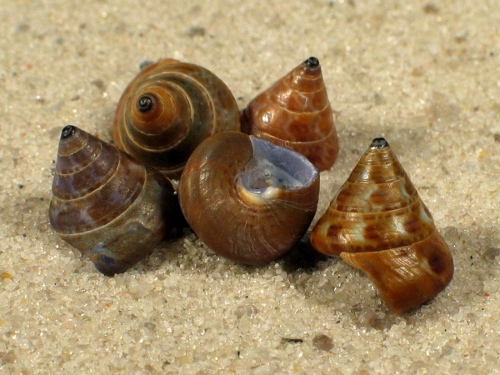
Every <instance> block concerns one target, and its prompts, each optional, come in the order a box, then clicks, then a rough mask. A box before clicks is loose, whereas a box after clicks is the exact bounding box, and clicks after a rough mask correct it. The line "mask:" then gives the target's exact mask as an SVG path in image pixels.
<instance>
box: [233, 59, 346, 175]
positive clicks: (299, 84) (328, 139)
mask: <svg viewBox="0 0 500 375" xmlns="http://www.w3.org/2000/svg"><path fill="white" fill-rule="evenodd" d="M241 123H242V130H243V131H244V132H246V133H248V134H251V135H254V136H257V137H262V138H264V139H266V140H268V141H270V142H273V143H275V144H277V145H279V146H282V147H287V148H290V149H292V150H294V151H296V152H298V153H300V154H302V155H304V156H306V157H307V158H308V159H309V160H310V161H311V162H312V163H313V164H314V165H315V166H316V168H318V170H319V171H323V170H326V169H330V168H331V167H332V165H333V164H334V163H335V160H336V159H337V155H338V153H339V143H338V138H337V131H336V129H335V121H334V116H333V111H332V107H331V105H330V101H329V99H328V93H327V91H326V87H325V83H324V80H323V74H322V71H321V66H320V63H319V60H318V59H317V58H315V57H310V58H309V59H307V60H306V61H304V62H303V63H302V64H300V65H299V66H297V67H296V68H294V69H293V70H292V71H291V72H289V73H288V74H287V75H285V76H284V77H282V78H281V79H279V80H278V81H277V82H275V83H274V84H273V85H272V86H271V87H270V88H268V89H267V90H265V91H264V92H262V93H261V94H259V95H258V96H257V97H255V99H253V100H252V101H251V102H250V104H248V106H247V107H246V108H245V109H244V111H243V113H242V119H241Z"/></svg>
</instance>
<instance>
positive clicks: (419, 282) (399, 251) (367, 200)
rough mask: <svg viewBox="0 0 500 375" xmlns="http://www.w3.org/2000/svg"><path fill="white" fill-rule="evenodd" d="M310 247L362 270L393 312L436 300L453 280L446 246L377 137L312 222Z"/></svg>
mask: <svg viewBox="0 0 500 375" xmlns="http://www.w3.org/2000/svg"><path fill="white" fill-rule="evenodd" d="M311 243H312V245H313V246H314V248H315V249H317V250H318V251H320V252H322V253H324V254H327V255H334V256H339V255H340V256H341V257H342V259H344V260H345V261H346V262H347V263H348V264H350V265H351V266H353V267H355V268H358V269H360V270H362V271H363V272H365V273H366V274H367V275H368V276H369V277H370V279H371V280H372V281H373V283H374V284H375V285H376V287H377V288H378V289H379V292H380V295H381V297H382V299H383V300H384V301H385V303H386V305H387V306H388V308H389V309H390V310H391V311H392V312H394V313H398V314H400V313H403V312H405V311H408V310H410V309H412V308H415V307H417V306H419V305H421V304H422V303H424V302H426V301H428V300H430V299H431V298H433V297H434V296H436V295H437V294H438V293H439V292H440V291H442V290H443V289H444V288H445V287H446V286H447V285H448V284H449V282H450V281H451V279H452V277H453V269H454V267H453V259H452V255H451V252H450V250H449V248H448V246H447V245H446V243H445V242H444V241H443V239H442V237H441V236H440V235H439V233H438V232H437V229H436V227H435V225H434V221H433V219H432V216H431V214H430V212H429V210H428V209H427V207H426V206H425V204H424V203H423V202H422V200H421V199H420V197H419V195H418V193H417V191H416V189H415V187H414V186H413V184H412V183H411V181H410V179H409V177H408V175H407V174H406V172H405V171H404V169H403V167H402V166H401V164H400V163H399V161H398V160H397V158H396V156H395V155H394V153H393V152H392V150H391V149H390V147H389V144H388V143H387V141H386V140H385V139H383V138H376V139H375V140H374V141H373V142H372V144H371V146H370V147H369V149H368V150H367V151H366V153H365V154H364V155H363V156H362V157H361V160H360V161H359V163H358V164H357V165H356V167H355V168H354V170H353V172H352V173H351V175H350V176H349V178H348V180H347V181H346V182H345V184H344V185H343V186H342V187H341V188H340V190H339V192H338V193H337V194H336V196H335V197H334V199H333V200H332V202H331V204H330V207H329V208H328V210H327V211H326V212H325V214H324V215H323V216H322V217H321V218H320V220H319V221H318V222H317V223H316V225H315V227H314V229H313V231H312V233H311Z"/></svg>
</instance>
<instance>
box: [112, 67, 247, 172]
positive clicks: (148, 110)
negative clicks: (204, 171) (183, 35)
mask: <svg viewBox="0 0 500 375" xmlns="http://www.w3.org/2000/svg"><path fill="white" fill-rule="evenodd" d="M228 130H239V110H238V105H237V103H236V100H235V99H234V96H233V94H232V93H231V91H230V90H229V88H228V87H227V86H226V85H225V84H224V82H222V81H221V80H220V78H218V77H217V76H216V75H215V74H214V73H212V72H210V71H209V70H207V69H205V68H203V67H201V66H198V65H195V64H190V63H185V62H180V61H177V60H174V59H164V60H160V61H159V62H157V63H154V64H152V65H149V66H147V67H145V68H144V69H142V71H141V72H140V73H139V74H138V75H137V76H136V77H135V78H134V79H133V80H132V82H131V83H130V84H129V85H128V87H127V88H126V89H125V91H124V92H123V94H122V97H121V99H120V101H119V103H118V107H117V108H116V112H115V118H114V128H113V140H114V142H115V144H116V146H117V147H118V148H120V149H122V150H124V151H126V152H127V153H129V154H131V155H132V156H134V157H135V158H137V159H138V160H139V161H140V162H142V163H144V164H146V165H149V166H152V167H154V168H156V169H158V170H159V171H160V172H162V173H163V174H164V175H166V176H167V177H170V178H179V177H180V174H181V173H182V169H183V168H184V165H185V163H186V161H187V159H188V158H189V156H190V155H191V153H192V152H193V150H194V149H195V148H196V146H198V144H200V143H201V142H202V141H203V140H204V139H205V138H207V137H209V136H210V135H212V134H214V133H216V132H220V131H228Z"/></svg>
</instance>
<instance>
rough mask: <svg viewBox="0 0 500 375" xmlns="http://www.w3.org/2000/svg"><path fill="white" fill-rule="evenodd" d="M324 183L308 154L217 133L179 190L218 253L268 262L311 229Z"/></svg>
mask: <svg viewBox="0 0 500 375" xmlns="http://www.w3.org/2000/svg"><path fill="white" fill-rule="evenodd" d="M318 195H319V177H318V172H317V171H316V169H315V168H314V166H313V165H312V164H311V163H310V162H309V161H308V160H307V159H306V158H304V157H303V156H302V155H300V154H297V153H295V152H293V151H290V150H288V149H284V148H281V147H278V146H275V145H274V144H271V143H269V142H267V141H265V140H262V139H258V138H254V137H249V136H248V135H245V134H243V133H238V132H225V133H218V134H215V135H214V136H212V137H210V138H208V139H207V140H205V141H204V142H203V143H202V144H201V145H200V146H199V147H198V148H197V149H196V150H195V152H194V153H193V155H192V157H191V158H190V159H189V161H188V163H187V165H186V169H185V172H184V173H183V175H182V177H181V180H180V185H179V200H180V204H181V209H182V211H183V213H184V216H185V217H186V220H187V222H188V223H189V224H190V226H191V227H192V228H193V230H194V232H195V233H196V234H197V235H198V236H199V237H200V239H201V240H202V241H203V242H204V243H205V244H206V245H207V246H208V247H209V248H211V249H212V250H213V251H214V252H216V253H218V254H220V255H222V256H224V257H226V258H229V259H231V260H233V261H237V262H241V263H245V264H255V265H257V264H264V263H266V262H269V261H271V260H274V259H276V258H278V257H280V256H281V255H283V254H284V253H285V252H287V251H288V250H290V249H291V248H292V247H293V246H294V245H295V244H296V243H298V242H299V241H300V239H301V238H302V236H303V235H304V233H305V232H306V230H307V228H308V227H309V225H310V223H311V221H312V219H313V217H314V214H315V212H316V207H317V203H318Z"/></svg>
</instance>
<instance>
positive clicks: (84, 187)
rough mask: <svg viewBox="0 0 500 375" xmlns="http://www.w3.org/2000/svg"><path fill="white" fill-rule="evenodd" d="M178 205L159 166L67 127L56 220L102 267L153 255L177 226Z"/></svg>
mask: <svg viewBox="0 0 500 375" xmlns="http://www.w3.org/2000/svg"><path fill="white" fill-rule="evenodd" d="M177 205H178V202H177V198H176V196H175V195H174V190H173V188H172V185H171V184H170V182H169V181H168V180H167V179H166V178H165V177H163V176H162V175H161V174H160V173H159V172H158V171H156V170H154V169H152V168H147V167H144V166H143V165H142V164H140V163H139V162H137V161H136V160H135V159H134V158H132V157H131V156H130V155H128V154H126V153H124V152H122V151H120V150H118V149H117V148H116V147H114V146H112V145H110V144H109V143H106V142H103V141H101V140H99V139H98V138H96V137H94V136H92V135H91V134H89V133H87V132H85V131H83V130H81V129H79V128H77V127H75V126H72V125H68V126H66V127H65V128H64V129H63V130H62V132H61V138H60V142H59V150H58V155H57V163H56V174H55V176H54V180H53V184H52V199H51V201H50V207H49V217H50V222H51V224H52V226H53V228H54V229H55V230H56V232H57V233H58V234H59V235H60V236H61V238H62V239H63V240H65V241H66V242H68V243H69V244H70V245H72V246H73V247H75V248H77V249H78V250H80V251H81V252H82V253H83V254H85V255H86V256H88V257H89V258H90V259H91V260H92V261H93V262H94V264H95V266H96V267H97V269H98V270H99V271H100V272H102V273H104V274H106V275H110V276H111V275H113V274H115V273H119V272H124V271H126V270H127V269H128V268H129V267H131V266H132V265H134V264H135V263H137V262H138V261H139V260H141V259H142V258H144V257H145V256H146V255H148V254H149V253H150V252H151V251H152V250H153V248H154V246H155V245H156V244H157V243H158V242H160V240H161V239H162V238H163V237H164V236H165V234H166V233H168V232H169V231H170V229H171V228H172V225H173V220H174V217H175V215H176V214H178V206H177Z"/></svg>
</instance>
